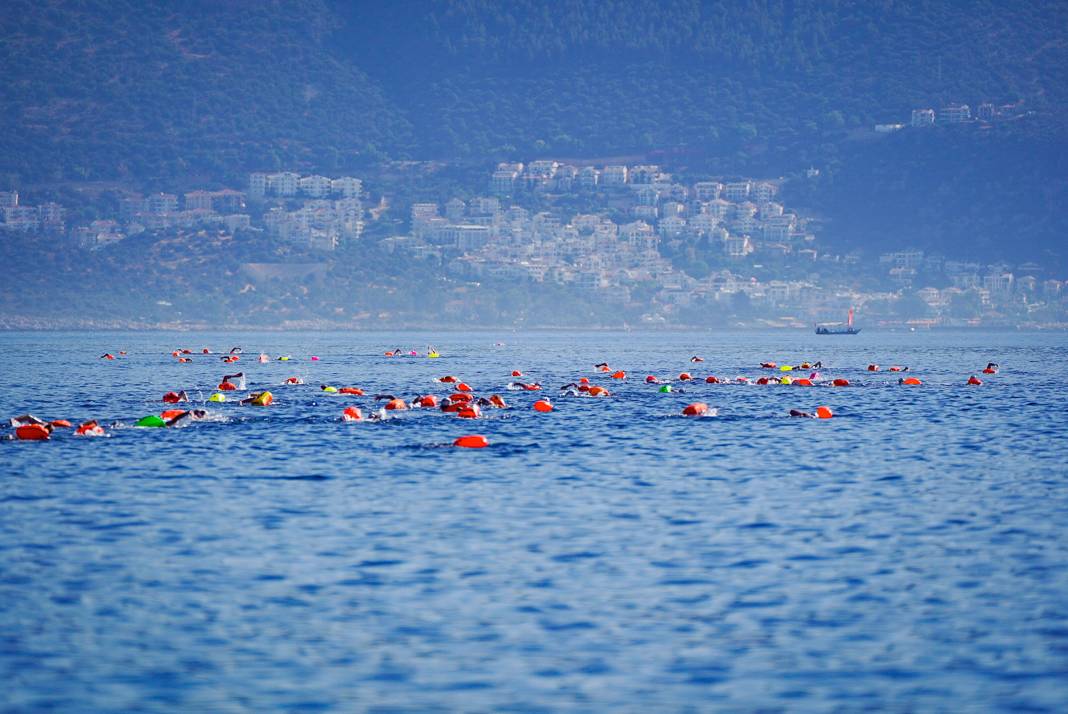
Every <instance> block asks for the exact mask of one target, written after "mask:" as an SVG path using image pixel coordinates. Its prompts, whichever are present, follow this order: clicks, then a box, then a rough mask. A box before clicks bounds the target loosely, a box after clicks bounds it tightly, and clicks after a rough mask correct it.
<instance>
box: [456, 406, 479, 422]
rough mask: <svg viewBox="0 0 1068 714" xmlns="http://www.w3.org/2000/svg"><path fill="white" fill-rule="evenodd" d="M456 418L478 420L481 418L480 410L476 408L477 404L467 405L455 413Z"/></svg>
mask: <svg viewBox="0 0 1068 714" xmlns="http://www.w3.org/2000/svg"><path fill="white" fill-rule="evenodd" d="M456 416H458V417H460V418H461V419H478V418H479V417H480V416H482V410H481V409H479V408H478V405H477V404H467V405H465V406H464V408H463V409H461V410H460V411H458V412H456Z"/></svg>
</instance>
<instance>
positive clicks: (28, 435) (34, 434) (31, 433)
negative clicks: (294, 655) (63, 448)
mask: <svg viewBox="0 0 1068 714" xmlns="http://www.w3.org/2000/svg"><path fill="white" fill-rule="evenodd" d="M51 435H52V432H50V431H49V430H48V427H46V426H43V425H42V424H25V425H23V426H20V427H19V428H18V429H15V437H16V438H18V439H20V440H22V441H46V440H47V439H49V438H50V437H51Z"/></svg>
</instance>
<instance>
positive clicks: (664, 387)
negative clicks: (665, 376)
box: [660, 384, 671, 394]
mask: <svg viewBox="0 0 1068 714" xmlns="http://www.w3.org/2000/svg"><path fill="white" fill-rule="evenodd" d="M670 391H671V385H670V384H665V385H664V386H663V387H661V388H660V392H661V393H664V394H666V393H667V392H670Z"/></svg>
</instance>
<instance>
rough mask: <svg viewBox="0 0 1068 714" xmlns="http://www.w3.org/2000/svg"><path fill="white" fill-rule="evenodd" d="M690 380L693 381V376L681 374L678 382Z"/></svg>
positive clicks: (685, 373)
mask: <svg viewBox="0 0 1068 714" xmlns="http://www.w3.org/2000/svg"><path fill="white" fill-rule="evenodd" d="M691 379H693V376H692V375H691V374H690V373H689V372H683V373H682V374H680V375H679V381H680V382H687V381H689V380H691Z"/></svg>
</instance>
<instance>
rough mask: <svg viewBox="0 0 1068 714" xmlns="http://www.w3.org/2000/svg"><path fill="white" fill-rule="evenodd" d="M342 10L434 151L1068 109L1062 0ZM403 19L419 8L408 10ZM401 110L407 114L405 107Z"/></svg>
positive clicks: (744, 141) (1067, 19)
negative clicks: (973, 109)
mask: <svg viewBox="0 0 1068 714" xmlns="http://www.w3.org/2000/svg"><path fill="white" fill-rule="evenodd" d="M405 7H406V8H407V9H408V12H406V13H404V14H402V15H399V16H395V15H394V14H391V13H381V12H368V11H367V10H366V9H365V8H357V9H354V10H350V11H348V12H347V13H346V18H347V21H348V28H349V31H348V32H346V33H345V34H344V35H343V36H342V37H341V38H340V41H339V47H340V48H341V49H342V50H343V51H345V52H347V53H348V56H350V57H352V58H353V60H354V61H355V62H356V63H357V64H360V65H361V66H363V67H365V68H366V69H367V71H368V73H369V74H370V75H371V76H372V77H374V78H376V79H378V80H379V82H380V84H381V85H382V86H383V87H384V91H386V92H387V94H388V95H389V96H390V97H392V98H393V99H394V101H395V102H396V103H397V104H398V105H400V106H403V107H405V108H406V109H408V111H409V112H410V117H411V119H412V121H413V123H414V124H415V125H416V127H417V130H418V135H419V137H420V139H419V140H420V142H421V145H423V146H425V147H427V148H432V149H434V150H436V151H438V152H442V153H446V154H455V153H466V152H472V151H474V152H481V151H486V150H488V149H489V150H492V149H494V148H500V150H502V151H505V152H507V150H508V147H510V146H515V147H517V148H518V149H519V151H520V152H529V151H531V150H547V151H550V152H555V153H558V154H559V153H565V154H566V153H567V152H572V153H576V152H577V153H590V152H594V153H605V152H608V153H612V152H626V151H632V150H649V149H657V148H660V149H662V148H666V147H672V146H677V145H685V146H690V147H694V148H700V149H703V150H705V151H710V152H713V153H716V154H726V155H729V154H731V153H733V152H734V151H735V150H738V149H746V148H747V147H748V148H749V149H750V150H751V148H752V147H751V145H752V144H753V143H754V142H762V141H772V142H773V143H777V144H780V145H781V144H801V145H807V144H808V143H810V142H812V141H814V140H816V141H818V140H819V139H820V137H823V136H825V135H827V134H829V133H830V134H833V133H834V132H836V131H840V130H843V129H848V128H850V127H857V126H866V125H870V124H872V123H875V122H880V121H900V120H902V119H907V117H908V113H909V111H910V110H911V109H912V108H914V107H923V106H936V107H937V106H939V105H940V104H941V103H948V102H953V101H965V102H970V103H972V104H973V106H974V105H975V104H977V103H979V102H980V101H992V102H995V103H1000V102H1009V101H1016V100H1018V99H1023V100H1025V103H1026V104H1027V105H1028V107H1029V108H1032V109H1035V110H1037V111H1047V110H1048V111H1051V112H1059V111H1061V110H1063V109H1064V108H1065V107H1066V106H1068V41H1066V33H1065V29H1064V28H1065V27H1068V6H1065V5H1064V4H1063V3H1041V2H1025V3H1012V4H1009V3H997V2H971V3H959V2H950V1H946V0H941V1H939V0H933V1H928V2H892V1H889V0H887V1H884V2H856V1H846V0H832V1H830V2H793V1H791V0H760V1H755V0H751V1H749V2H736V1H730V2H697V1H696V0H563V1H562V2H553V3H548V2H545V1H544V0H516V1H515V2H508V3H498V2H494V1H493V0H455V1H453V2H435V1H433V0H423V1H422V2H420V1H418V0H417V1H416V2H412V3H405ZM410 18H419V19H418V20H415V21H413V22H409V20H410ZM413 110H414V111H413Z"/></svg>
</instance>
